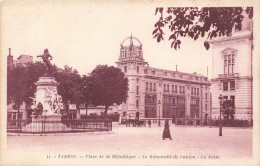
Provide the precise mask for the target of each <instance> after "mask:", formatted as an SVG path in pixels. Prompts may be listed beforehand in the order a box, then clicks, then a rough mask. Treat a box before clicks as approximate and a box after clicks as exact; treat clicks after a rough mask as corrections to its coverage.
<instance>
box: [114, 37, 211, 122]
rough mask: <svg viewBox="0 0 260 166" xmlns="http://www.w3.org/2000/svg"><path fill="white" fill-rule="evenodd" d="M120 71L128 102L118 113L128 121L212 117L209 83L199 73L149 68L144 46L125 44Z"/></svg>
mask: <svg viewBox="0 0 260 166" xmlns="http://www.w3.org/2000/svg"><path fill="white" fill-rule="evenodd" d="M116 63H117V65H118V68H120V69H121V71H122V72H124V73H125V76H126V77H127V78H128V84H129V91H128V99H127V101H126V102H125V103H123V104H121V105H120V106H118V113H120V114H121V116H127V118H129V119H134V118H136V117H137V118H140V119H154V120H158V119H168V118H169V119H172V118H187V117H189V118H195V117H196V118H201V117H207V116H209V115H210V82H209V81H208V78H207V77H205V76H202V75H200V74H196V73H193V74H189V73H183V72H179V71H170V70H163V69H157V68H152V67H149V64H148V62H145V60H144V58H143V50H142V43H141V42H140V40H139V39H137V38H136V37H133V36H130V37H128V38H126V39H125V40H123V41H122V43H121V49H120V57H119V59H118V61H117V62H116Z"/></svg>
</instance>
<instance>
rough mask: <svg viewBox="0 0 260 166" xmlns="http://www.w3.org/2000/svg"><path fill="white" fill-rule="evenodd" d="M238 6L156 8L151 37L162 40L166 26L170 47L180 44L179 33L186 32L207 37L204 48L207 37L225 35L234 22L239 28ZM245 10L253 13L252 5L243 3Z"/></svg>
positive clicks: (180, 36) (240, 18)
mask: <svg viewBox="0 0 260 166" xmlns="http://www.w3.org/2000/svg"><path fill="white" fill-rule="evenodd" d="M242 12H243V8H242V7H203V8H201V9H199V8H197V7H168V8H167V10H166V11H164V8H162V7H160V8H156V10H155V15H156V14H157V13H159V14H160V17H159V20H158V21H157V22H156V23H155V25H154V27H155V29H154V31H153V32H152V34H153V38H156V39H157V42H158V43H159V42H160V41H161V40H164V36H165V33H164V31H165V29H167V28H168V29H169V30H170V32H171V33H170V34H169V38H168V39H169V40H170V41H171V48H172V47H174V49H175V50H177V49H178V48H180V45H181V39H180V38H182V37H186V36H189V37H190V38H192V39H193V40H197V39H198V38H199V37H202V38H203V37H204V36H205V37H207V38H206V40H205V42H204V47H205V48H206V49H207V50H208V49H209V47H210V45H209V42H208V41H209V40H211V39H212V38H215V37H217V36H227V35H228V34H230V33H231V32H232V28H233V27H234V26H236V28H237V29H239V30H241V22H242V20H243V18H244V16H243V15H242ZM245 12H246V13H247V14H248V17H249V18H252V17H253V7H247V8H246V9H245Z"/></svg>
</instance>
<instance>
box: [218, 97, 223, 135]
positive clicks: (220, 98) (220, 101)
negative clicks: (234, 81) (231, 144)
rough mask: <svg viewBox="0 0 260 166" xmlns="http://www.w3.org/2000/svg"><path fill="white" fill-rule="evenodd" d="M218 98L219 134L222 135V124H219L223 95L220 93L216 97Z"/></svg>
mask: <svg viewBox="0 0 260 166" xmlns="http://www.w3.org/2000/svg"><path fill="white" fill-rule="evenodd" d="M218 100H219V136H222V124H221V109H222V104H223V97H222V95H220V96H219V97H218Z"/></svg>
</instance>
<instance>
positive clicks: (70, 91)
mask: <svg viewBox="0 0 260 166" xmlns="http://www.w3.org/2000/svg"><path fill="white" fill-rule="evenodd" d="M52 68H53V69H54V70H53V73H52V75H53V76H54V77H55V78H56V81H57V82H59V83H60V84H59V85H58V94H60V95H61V97H62V101H63V104H64V105H65V108H66V110H67V112H68V110H69V103H71V104H76V106H77V109H78V108H79V105H80V103H82V102H83V101H84V98H83V97H84V96H83V94H82V91H83V87H82V80H81V76H80V75H79V73H78V71H77V70H75V69H73V68H71V67H69V66H64V69H61V68H57V67H56V66H54V67H52Z"/></svg>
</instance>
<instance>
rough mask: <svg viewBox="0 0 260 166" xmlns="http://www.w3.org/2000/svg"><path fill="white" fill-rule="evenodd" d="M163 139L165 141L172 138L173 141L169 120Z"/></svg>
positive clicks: (166, 121) (166, 123) (165, 125)
mask: <svg viewBox="0 0 260 166" xmlns="http://www.w3.org/2000/svg"><path fill="white" fill-rule="evenodd" d="M162 138H163V140H165V138H170V140H172V136H171V133H170V129H169V122H168V120H165V124H164V130H163V136H162Z"/></svg>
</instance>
